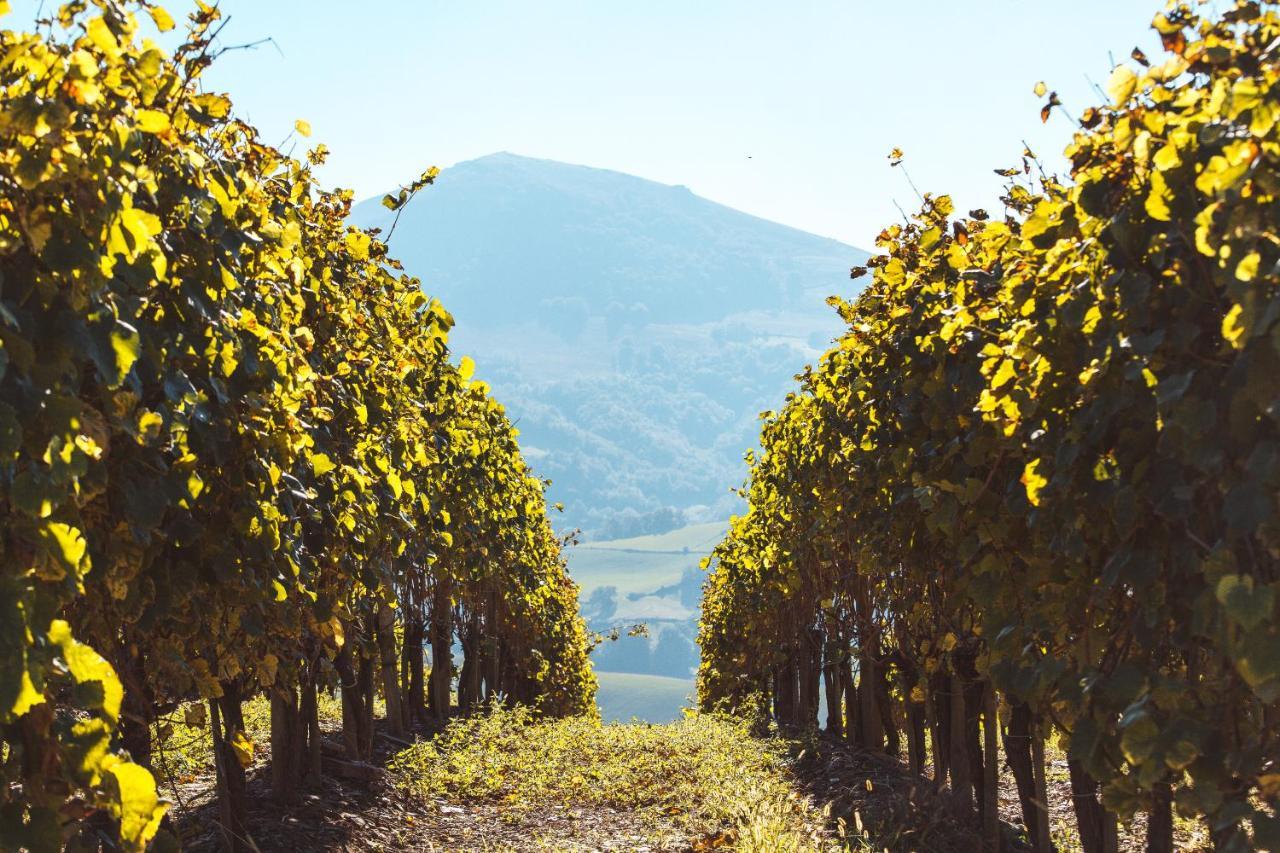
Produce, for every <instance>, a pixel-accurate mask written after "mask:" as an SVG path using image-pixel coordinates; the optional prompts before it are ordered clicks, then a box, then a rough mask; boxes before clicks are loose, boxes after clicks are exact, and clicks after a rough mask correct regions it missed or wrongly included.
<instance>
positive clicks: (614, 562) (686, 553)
mask: <svg viewBox="0 0 1280 853" xmlns="http://www.w3.org/2000/svg"><path fill="white" fill-rule="evenodd" d="M728 528H729V523H728V522H727V521H713V522H709V523H707V524H694V525H690V526H689V527H681V528H680V529H679V530H672V531H670V532H668V533H659V534H655V535H653V536H636V537H634V538H631V539H613V540H610V541H605V542H584V543H582V544H581V545H577V546H576V547H573V548H569V549H568V550H567V552H566V553H567V555H568V558H569V573H570V575H572V576H573V579H574V580H575V581H577V582H578V585H579V586H581V587H582V592H583V594H584V595H587V594H590V593H591V591H592V590H593V589H595V588H596V587H600V586H616V587H617V588H618V592H619V593H621V594H623V595H626V594H628V593H633V592H634V593H649V592H653V591H654V590H656V589H659V588H661V587H664V586H668V585H670V584H674V583H678V582H679V581H680V576H681V575H682V574H683V573H684V572H685V570H686V569H696V568H697V567H698V563H699V562H700V561H701V560H702V558H703V557H705V556H706V555H707V554H709V553H710V552H711V549H712V548H714V547H715V545H716V543H717V542H719V541H720V540H721V538H723V537H724V533H725V531H726V530H727V529H728Z"/></svg>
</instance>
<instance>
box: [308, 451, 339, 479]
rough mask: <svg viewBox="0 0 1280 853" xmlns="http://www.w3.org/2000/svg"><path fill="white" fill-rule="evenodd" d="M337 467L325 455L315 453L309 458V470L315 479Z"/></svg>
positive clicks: (327, 455)
mask: <svg viewBox="0 0 1280 853" xmlns="http://www.w3.org/2000/svg"><path fill="white" fill-rule="evenodd" d="M337 467H338V466H337V464H335V463H334V461H333V460H332V459H330V458H329V454H327V453H316V454H313V455H312V457H311V470H312V471H313V472H314V473H315V475H316V476H317V477H323V476H324V475H325V474H328V473H329V472H330V471H332V470H333V469H335V468H337Z"/></svg>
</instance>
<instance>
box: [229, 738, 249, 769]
mask: <svg viewBox="0 0 1280 853" xmlns="http://www.w3.org/2000/svg"><path fill="white" fill-rule="evenodd" d="M227 743H228V744H230V745H231V749H232V751H234V752H235V754H236V761H239V762H240V766H241V767H243V768H245V769H248V768H249V765H251V764H253V741H251V740H249V739H248V738H247V737H245V736H244V732H241V731H237V732H236V733H235V734H234V735H232V736H231V738H230V740H228V741H227Z"/></svg>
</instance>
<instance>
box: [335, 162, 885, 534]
mask: <svg viewBox="0 0 1280 853" xmlns="http://www.w3.org/2000/svg"><path fill="white" fill-rule="evenodd" d="M390 216H391V215H390V213H389V212H388V211H387V210H386V209H385V208H383V207H382V206H381V204H380V203H379V200H378V199H371V200H369V201H367V202H364V203H362V204H361V205H359V206H357V208H356V210H355V212H354V213H353V216H352V218H353V220H354V221H355V222H357V223H358V224H361V225H366V226H372V225H383V226H385V225H386V224H387V223H389V221H390ZM391 247H392V252H393V254H394V255H395V256H397V257H399V258H400V259H401V260H402V261H403V262H404V265H405V268H406V270H407V271H409V272H410V273H412V274H414V275H417V276H419V277H421V278H422V280H423V287H424V289H425V290H426V291H427V292H428V293H431V294H433V295H436V296H439V297H440V298H441V299H442V301H443V302H444V304H445V306H446V307H447V308H449V310H450V311H451V312H453V314H454V316H455V317H456V318H457V320H458V327H457V328H456V330H455V332H454V335H453V339H452V340H453V346H454V349H455V350H456V351H457V352H460V353H465V354H468V355H472V356H474V357H475V359H476V361H477V365H478V367H477V373H478V375H479V376H480V377H481V378H483V379H485V380H487V381H489V382H490V383H491V384H492V385H493V387H494V393H495V395H496V396H497V398H498V399H500V400H502V401H503V402H504V403H505V404H506V406H507V409H508V411H509V412H510V413H511V415H512V417H513V418H514V419H515V420H517V422H518V425H519V428H520V430H521V434H522V441H521V443H522V446H523V447H525V448H526V452H527V454H528V457H529V459H530V461H531V462H532V463H533V464H534V466H535V467H536V468H537V470H538V471H539V473H540V474H542V475H543V476H547V477H550V478H551V479H552V480H553V481H554V485H553V487H552V492H551V496H552V498H553V499H554V500H558V501H562V502H564V504H565V506H566V513H565V516H564V517H563V524H562V525H561V526H563V527H572V526H580V527H583V528H585V529H586V530H587V532H588V535H589V538H597V539H598V538H611V537H617V536H625V535H629V534H633V533H647V532H654V530H653V529H650V528H651V527H652V525H653V524H654V523H655V522H654V521H653V520H652V519H654V518H667V517H670V518H671V523H672V526H675V525H677V524H679V523H683V522H685V521H691V522H697V521H706V520H711V519H716V518H724V517H725V516H727V515H728V514H729V513H730V512H731V511H733V510H734V509H735V508H736V506H737V499H736V498H735V497H734V496H732V495H731V494H730V493H729V487H731V486H733V485H735V484H737V483H738V482H740V481H741V479H742V477H743V475H744V470H743V466H742V462H741V459H742V455H743V453H744V451H745V450H746V449H747V448H748V447H751V446H752V445H753V444H754V441H755V436H756V433H757V431H758V423H757V418H756V416H757V413H758V412H759V411H760V410H761V409H764V408H767V407H769V406H772V405H774V404H775V403H776V401H777V400H778V399H780V398H781V397H782V395H783V394H784V393H785V391H786V389H787V387H788V386H789V384H790V383H791V381H792V376H793V374H794V373H795V372H796V371H797V370H798V369H799V368H800V367H801V366H802V365H803V364H804V363H805V362H806V361H807V360H809V359H812V358H813V357H815V356H816V355H817V354H818V353H819V352H820V351H821V350H822V349H823V348H825V346H826V345H827V342H828V341H829V340H830V339H831V337H832V336H833V335H834V334H836V333H837V332H838V330H839V328H840V322H839V319H838V317H836V315H835V313H834V312H833V311H831V310H830V309H829V308H828V307H827V306H826V305H825V303H824V298H825V297H826V296H827V295H829V294H831V293H842V294H848V293H849V292H850V290H851V283H850V281H849V278H848V270H849V267H850V266H852V265H854V264H857V263H859V262H860V261H861V260H863V259H864V258H865V257H866V253H864V252H861V251H859V250H857V249H854V248H852V247H849V246H845V245H843V244H841V243H838V242H836V241H834V240H829V239H826V238H823V237H817V236H814V235H811V234H807V233H805V232H802V231H798V230H796V229H793V228H788V227H786V226H783V225H778V224H776V223H772V222H768V221H766V220H762V219H758V218H756V217H753V216H749V215H747V214H744V213H741V212H738V211H735V210H732V209H730V208H727V207H724V206H723V205H719V204H716V203H714V202H711V201H708V200H706V199H702V198H699V197H698V196H696V195H694V194H693V193H691V192H689V191H688V190H687V189H685V188H683V187H671V186H666V185H663V184H658V183H655V182H652V181H647V180H644V179H641V178H636V177H632V176H630V175H624V174H621V173H618V172H610V171H606V170H601V169H590V168H586V167H582V166H571V165H567V164H563V163H556V162H552V161H546V160H534V159H530V158H524V157H518V156H515V155H511V154H495V155H491V156H488V157H483V158H480V159H478V160H472V161H469V162H466V163H460V164H458V165H457V166H454V167H452V168H450V169H447V170H445V171H443V172H442V173H441V175H440V176H439V178H438V179H437V182H436V185H435V186H433V187H430V188H429V189H427V190H426V191H424V193H423V194H422V195H420V196H419V197H418V198H417V199H415V200H414V201H413V203H412V204H411V205H410V206H409V207H408V208H406V209H405V211H404V213H403V214H402V216H401V218H400V221H399V223H398V225H397V227H396V231H395V234H394V235H393V237H392V240H391ZM664 508H675V510H677V512H675V513H663V512H662V511H663V510H664ZM646 514H648V516H649V517H650V521H648V522H645V521H643V520H638V519H641V518H642V517H644V516H646ZM628 524H633V527H631V528H629V527H628V526H627V525H628ZM646 524H648V525H649V528H646V526H645V525H646ZM634 525H638V526H634Z"/></svg>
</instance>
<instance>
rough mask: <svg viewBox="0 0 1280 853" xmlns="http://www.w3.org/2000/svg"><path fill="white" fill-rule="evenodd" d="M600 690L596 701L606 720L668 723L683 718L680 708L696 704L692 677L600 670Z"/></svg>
mask: <svg viewBox="0 0 1280 853" xmlns="http://www.w3.org/2000/svg"><path fill="white" fill-rule="evenodd" d="M596 678H598V679H599V680H600V692H599V693H598V694H596V704H597V705H599V706H600V716H601V717H603V718H604V721H605V722H607V723H608V722H622V723H625V722H628V721H630V720H632V719H633V718H634V719H637V720H642V721H644V722H646V723H668V722H671V721H672V720H677V719H679V718H680V717H681V713H680V709H681V708H686V707H689V706H691V705H692V704H693V694H694V685H693V679H690V678H667V677H666V676H663V675H638V674H636V673H631V672H597V673H596Z"/></svg>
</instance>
